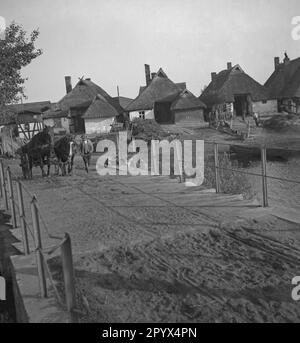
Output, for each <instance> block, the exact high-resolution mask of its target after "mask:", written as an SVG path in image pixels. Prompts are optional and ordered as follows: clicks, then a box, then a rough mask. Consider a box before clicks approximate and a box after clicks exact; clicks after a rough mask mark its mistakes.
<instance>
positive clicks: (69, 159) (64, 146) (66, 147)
mask: <svg viewBox="0 0 300 343" xmlns="http://www.w3.org/2000/svg"><path fill="white" fill-rule="evenodd" d="M76 150H77V149H76V143H75V141H74V140H73V138H72V136H71V135H67V136H64V137H62V138H60V139H59V140H58V141H57V142H56V143H55V144H54V153H55V155H56V157H57V160H58V166H59V168H60V169H61V171H62V175H66V166H67V171H68V174H71V172H72V170H73V163H74V157H75V154H76Z"/></svg>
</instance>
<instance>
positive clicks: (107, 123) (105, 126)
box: [84, 117, 115, 134]
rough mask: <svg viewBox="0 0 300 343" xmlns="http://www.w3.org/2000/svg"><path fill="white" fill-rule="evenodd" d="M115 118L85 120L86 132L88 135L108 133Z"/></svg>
mask: <svg viewBox="0 0 300 343" xmlns="http://www.w3.org/2000/svg"><path fill="white" fill-rule="evenodd" d="M114 120H115V118H114V117H112V118H96V119H84V123H85V132H86V133H87V134H92V133H108V132H110V130H111V125H112V124H113V122H114Z"/></svg>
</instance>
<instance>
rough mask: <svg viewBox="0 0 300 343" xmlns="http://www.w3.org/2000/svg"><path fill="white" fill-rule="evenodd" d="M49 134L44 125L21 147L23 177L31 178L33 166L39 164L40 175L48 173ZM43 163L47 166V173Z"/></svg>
mask: <svg viewBox="0 0 300 343" xmlns="http://www.w3.org/2000/svg"><path fill="white" fill-rule="evenodd" d="M50 154H51V136H50V134H49V128H48V127H47V126H46V127H45V128H44V129H43V131H41V132H39V133H38V134H36V135H35V136H33V137H32V139H31V141H30V142H29V143H27V144H26V145H24V146H23V147H22V148H21V167H22V171H23V175H24V177H28V178H30V179H32V168H33V166H40V168H41V170H42V176H43V177H44V176H46V175H47V176H49V174H50ZM44 165H47V166H48V170H47V174H45V171H44Z"/></svg>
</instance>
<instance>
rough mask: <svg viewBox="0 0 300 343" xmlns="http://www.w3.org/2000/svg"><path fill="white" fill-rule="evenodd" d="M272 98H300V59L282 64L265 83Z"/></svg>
mask: <svg viewBox="0 0 300 343" xmlns="http://www.w3.org/2000/svg"><path fill="white" fill-rule="evenodd" d="M265 87H266V88H267V89H268V91H269V94H270V98H272V99H282V98H300V58H297V59H295V60H292V61H286V63H281V64H279V66H278V67H277V68H276V70H275V71H274V72H273V74H272V75H271V76H270V77H269V79H268V80H267V82H266V83H265Z"/></svg>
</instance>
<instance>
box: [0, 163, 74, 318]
mask: <svg viewBox="0 0 300 343" xmlns="http://www.w3.org/2000/svg"><path fill="white" fill-rule="evenodd" d="M14 186H15V187H14ZM14 189H16V193H17V199H16V197H15V193H14ZM24 193H26V194H27V196H28V197H27V199H28V198H29V200H30V203H29V206H30V212H31V222H30V219H29V218H28V214H27V215H26V213H25V202H24ZM0 196H1V198H2V201H3V207H4V210H6V211H8V212H9V213H10V215H11V224H12V227H13V228H18V227H20V229H21V235H22V243H23V253H24V255H30V254H32V253H34V254H35V257H36V265H37V274H38V279H39V289H40V295H41V297H42V298H47V297H48V285H47V277H46V275H47V276H48V280H49V282H50V286H51V287H52V289H53V291H54V294H55V296H56V298H57V300H58V302H59V303H60V305H61V306H62V307H64V308H65V309H66V310H67V311H68V313H69V315H70V321H71V322H76V321H77V320H78V319H77V318H78V317H77V312H78V311H77V310H76V289H75V276H74V266H73V256H72V244H71V238H70V236H69V234H68V233H65V235H64V236H61V235H53V234H51V233H50V230H49V229H48V227H47V224H46V222H45V220H44V218H43V216H42V214H41V211H40V209H39V206H38V199H37V197H36V196H35V195H33V194H31V192H30V191H29V190H28V189H27V187H26V186H25V185H24V183H23V182H22V181H21V180H20V179H19V178H18V177H16V176H14V175H13V174H12V172H11V170H10V167H6V168H5V167H4V164H3V160H2V159H1V160H0ZM41 223H42V224H43V227H44V229H45V232H46V235H47V237H48V238H49V239H51V240H56V241H59V242H58V244H55V245H54V246H49V247H44V244H43V239H42V232H41V225H40V224H41ZM57 249H60V255H61V261H62V271H63V280H64V289H65V301H63V300H62V299H61V296H60V293H59V291H58V289H57V287H56V285H55V282H54V280H53V279H52V273H51V271H50V267H49V265H48V256H49V255H51V254H53V253H54V252H55V251H56V250H57Z"/></svg>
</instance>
